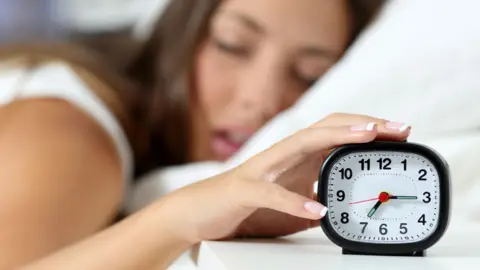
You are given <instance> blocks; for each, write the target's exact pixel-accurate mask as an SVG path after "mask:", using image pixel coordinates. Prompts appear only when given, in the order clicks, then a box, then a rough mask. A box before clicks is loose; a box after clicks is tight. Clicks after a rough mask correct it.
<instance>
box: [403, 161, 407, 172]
mask: <svg viewBox="0 0 480 270" xmlns="http://www.w3.org/2000/svg"><path fill="white" fill-rule="evenodd" d="M402 164H403V170H404V171H406V170H407V160H406V159H405V160H403V161H402Z"/></svg>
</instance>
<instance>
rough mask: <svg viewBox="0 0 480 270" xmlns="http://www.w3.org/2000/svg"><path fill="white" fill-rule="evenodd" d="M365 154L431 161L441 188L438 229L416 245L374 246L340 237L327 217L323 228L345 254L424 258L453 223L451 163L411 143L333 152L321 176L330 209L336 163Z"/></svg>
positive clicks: (320, 194)
mask: <svg viewBox="0 0 480 270" xmlns="http://www.w3.org/2000/svg"><path fill="white" fill-rule="evenodd" d="M360 151H361V152H364V151H397V152H407V153H414V154H418V155H421V156H423V157H425V158H426V159H428V160H429V161H430V162H432V164H433V165H434V167H435V168H436V170H437V172H438V179H439V185H440V205H439V207H440V211H439V217H438V226H437V228H436V230H435V232H434V233H432V234H431V235H430V236H429V237H428V238H426V239H424V240H422V241H420V242H415V243H405V244H374V243H361V242H356V241H351V240H348V239H345V238H343V237H342V236H340V235H338V234H337V233H336V232H335V230H334V229H333V227H332V225H331V224H330V221H329V219H328V213H327V215H326V216H325V217H324V218H323V219H322V220H321V222H320V226H321V228H322V230H323V231H324V233H325V234H326V236H327V237H328V238H329V239H330V241H332V242H333V243H334V244H336V245H337V246H339V247H341V248H342V252H343V254H352V255H390V256H424V255H425V254H426V253H425V251H426V250H427V249H428V248H430V247H431V246H433V245H434V244H435V243H437V242H438V241H439V240H440V238H441V237H442V236H443V235H444V233H445V232H446V230H447V228H448V224H449V220H450V198H451V191H450V169H449V166H448V163H447V162H446V161H445V159H443V157H442V156H441V155H439V154H438V153H437V152H436V151H435V150H433V149H432V148H430V147H428V146H425V145H421V144H417V143H410V142H391V141H374V142H370V143H364V144H347V145H343V146H341V147H339V148H337V149H335V150H334V151H332V152H331V153H330V154H329V155H328V157H327V158H326V159H325V161H324V163H323V166H322V168H321V170H320V174H319V178H318V180H319V182H318V190H317V194H318V201H319V202H320V203H321V204H323V205H327V202H328V177H329V174H330V171H331V170H332V167H333V164H335V161H337V160H338V159H340V158H342V157H343V156H345V155H346V154H350V153H352V152H360Z"/></svg>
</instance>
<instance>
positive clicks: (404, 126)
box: [385, 122, 410, 132]
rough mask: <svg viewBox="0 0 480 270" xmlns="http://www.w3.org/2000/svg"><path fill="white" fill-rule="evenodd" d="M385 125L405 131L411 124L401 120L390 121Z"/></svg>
mask: <svg viewBox="0 0 480 270" xmlns="http://www.w3.org/2000/svg"><path fill="white" fill-rule="evenodd" d="M385 127H386V128H388V129H393V130H397V131H399V132H404V131H406V130H407V129H409V128H410V126H409V125H407V124H405V123H401V122H388V123H386V124H385Z"/></svg>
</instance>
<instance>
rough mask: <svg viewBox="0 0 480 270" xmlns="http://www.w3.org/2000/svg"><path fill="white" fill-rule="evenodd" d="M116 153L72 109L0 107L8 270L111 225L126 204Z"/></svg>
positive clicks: (0, 214)
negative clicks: (117, 212)
mask: <svg viewBox="0 0 480 270" xmlns="http://www.w3.org/2000/svg"><path fill="white" fill-rule="evenodd" d="M117 156H118V155H117V154H116V151H115V148H114V146H113V144H112V142H111V140H110V138H109V137H108V136H107V135H106V133H105V132H104V131H103V130H102V128H101V127H100V126H98V125H97V124H96V122H95V121H94V120H92V119H90V118H89V117H88V116H87V115H86V114H84V113H83V112H81V111H80V110H78V109H76V108H74V107H73V106H71V105H69V103H67V102H64V101H59V100H54V99H42V100H40V99H35V100H33V99H32V100H22V101H16V102H13V103H11V104H10V105H7V106H5V107H2V108H1V109H0V254H2V256H0V269H13V268H15V267H17V266H21V265H24V264H26V263H29V262H32V261H35V260H38V259H39V258H41V257H44V256H46V255H48V254H50V253H51V252H53V251H55V250H58V249H60V248H62V247H65V246H67V245H70V244H72V243H74V242H77V241H79V240H81V239H84V238H86V237H88V236H90V235H92V234H93V233H95V232H97V231H99V230H101V229H102V228H104V227H105V226H107V225H109V223H110V222H111V221H112V219H113V217H114V215H115V214H116V211H117V210H118V208H119V205H120V203H121V200H122V192H123V190H122V185H123V183H122V175H121V167H120V161H119V158H117Z"/></svg>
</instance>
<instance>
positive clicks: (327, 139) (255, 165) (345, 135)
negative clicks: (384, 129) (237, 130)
mask: <svg viewBox="0 0 480 270" xmlns="http://www.w3.org/2000/svg"><path fill="white" fill-rule="evenodd" d="M376 135H377V129H376V125H375V124H367V125H360V126H337V127H323V128H308V129H304V130H302V131H300V132H297V133H295V134H293V135H292V136H290V137H288V138H286V139H285V140H283V141H280V142H279V143H277V144H275V145H274V146H272V147H270V148H269V149H267V150H265V151H264V152H262V153H260V154H258V155H257V156H255V157H254V158H252V159H251V160H250V162H249V167H250V168H249V169H250V170H254V171H255V172H265V171H268V172H278V173H281V172H282V171H284V170H288V169H289V168H291V167H292V166H294V165H296V164H298V162H300V161H301V160H303V159H304V158H305V157H306V156H310V155H311V154H314V153H321V152H322V151H325V150H328V149H331V148H334V147H337V146H340V145H344V144H350V143H366V142H370V141H372V140H374V138H375V137H376ZM270 178H271V179H276V177H275V176H274V175H272V177H270Z"/></svg>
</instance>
